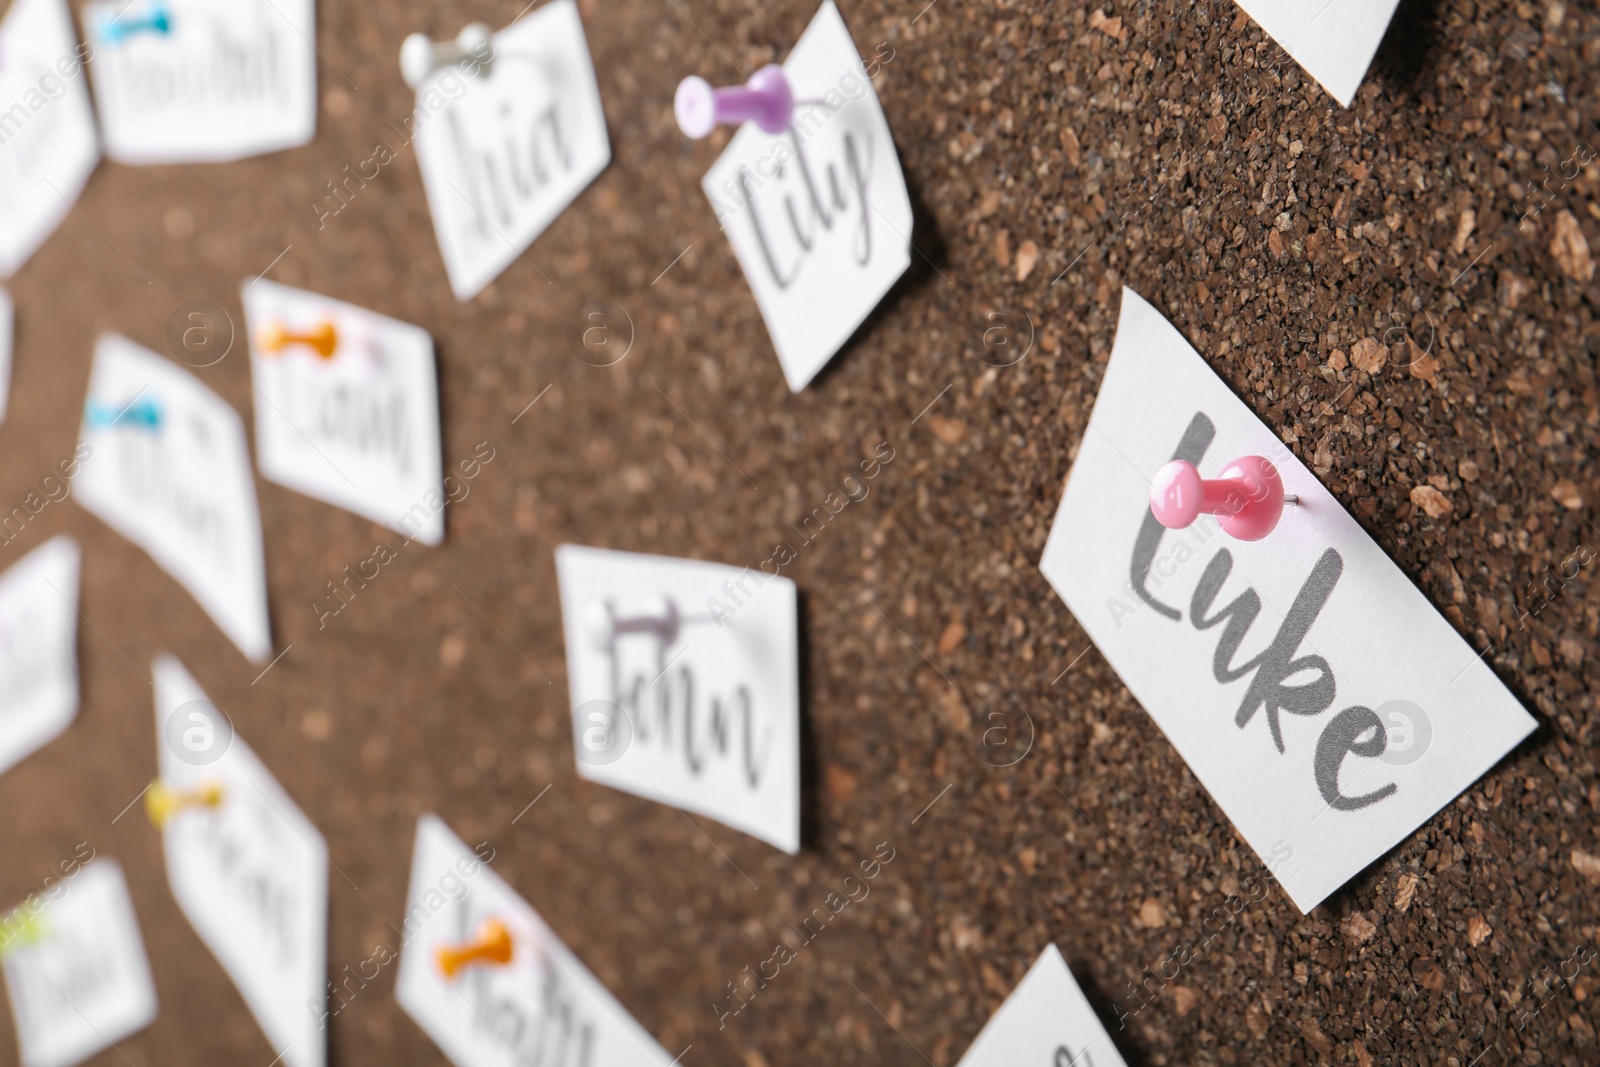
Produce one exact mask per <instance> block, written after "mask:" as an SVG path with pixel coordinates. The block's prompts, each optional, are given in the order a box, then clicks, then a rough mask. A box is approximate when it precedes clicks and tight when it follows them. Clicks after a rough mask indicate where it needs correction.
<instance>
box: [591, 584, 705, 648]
mask: <svg viewBox="0 0 1600 1067" xmlns="http://www.w3.org/2000/svg"><path fill="white" fill-rule="evenodd" d="M683 622H684V619H683V616H682V615H680V614H678V605H677V604H676V603H675V602H674V601H673V600H672V599H671V598H669V597H657V598H656V599H654V600H651V601H649V602H647V603H646V604H645V606H644V610H642V611H641V612H640V613H639V614H637V615H618V614H617V613H616V611H615V610H614V609H613V608H612V607H611V605H610V603H606V604H593V605H590V607H589V610H588V611H587V612H586V613H585V615H584V620H583V625H584V630H585V631H586V632H587V633H588V636H589V640H590V642H591V643H593V645H594V646H595V648H597V649H599V650H600V651H602V652H609V651H610V650H611V647H612V645H613V644H615V643H616V640H617V638H619V637H621V636H622V635H623V634H652V635H654V636H655V638H656V639H657V640H658V641H660V642H661V646H662V647H663V648H665V647H667V646H668V645H671V644H673V643H674V642H676V641H677V640H678V632H679V630H681V629H682V627H683Z"/></svg>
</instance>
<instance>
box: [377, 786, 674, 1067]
mask: <svg viewBox="0 0 1600 1067" xmlns="http://www.w3.org/2000/svg"><path fill="white" fill-rule="evenodd" d="M494 856H495V852H494V848H493V846H491V845H490V844H489V843H488V842H482V843H480V844H478V845H477V846H476V847H475V848H468V847H467V845H466V843H465V842H464V841H462V840H461V839H460V838H459V837H457V836H456V835H455V834H453V833H452V832H451V831H450V828H449V827H447V826H446V825H445V824H444V822H443V821H441V820H440V819H439V818H438V816H435V815H424V816H422V818H420V819H418V820H417V838H416V850H415V851H414V852H413V853H412V857H411V887H410V890H409V891H408V892H407V894H406V914H405V917H404V919H403V920H402V923H401V926H400V927H399V928H398V929H401V930H402V931H403V938H404V947H403V949H402V950H401V952H400V972H399V974H398V975H397V976H396V978H395V991H394V995H395V999H396V1000H397V1001H399V1003H400V1007H401V1008H402V1009H404V1010H405V1012H406V1014H407V1015H409V1016H411V1018H412V1019H414V1020H415V1021H416V1023H417V1025H418V1026H420V1027H422V1030H423V1032H424V1033H426V1034H427V1035H428V1036H429V1037H430V1038H432V1039H433V1043H434V1044H436V1045H438V1046H439V1049H440V1051H442V1052H443V1053H444V1054H445V1056H446V1057H447V1058H448V1059H449V1060H450V1062H451V1063H453V1064H455V1065H456V1067H508V1065H512V1064H523V1063H529V1064H540V1065H542V1067H670V1065H671V1064H673V1063H675V1062H676V1061H675V1060H673V1058H672V1057H671V1056H669V1055H668V1054H667V1051H666V1050H665V1049H663V1048H662V1047H661V1046H660V1045H659V1044H657V1043H656V1041H655V1039H654V1038H652V1037H651V1036H650V1035H649V1033H647V1032H646V1031H645V1029H644V1027H642V1026H640V1025H639V1023H638V1021H637V1020H636V1019H634V1017H633V1016H632V1015H629V1014H628V1010H627V1009H626V1008H624V1007H623V1006H622V1005H621V1004H619V1003H618V1002H617V999H616V998H615V997H613V996H612V995H611V993H610V992H609V991H608V990H607V989H606V987H605V986H603V985H601V984H600V981H599V979H597V978H595V976H594V975H593V974H591V973H589V969H588V968H587V967H585V966H584V965H583V963H582V961H580V960H579V959H578V957H577V956H575V955H573V954H572V951H571V950H570V949H568V948H567V946H566V945H564V944H562V943H561V940H560V938H558V937H556V935H555V933H554V932H553V931H552V930H551V929H550V928H549V927H548V926H546V925H545V923H544V920H543V919H541V918H540V917H539V913H538V912H536V911H534V910H533V908H532V907H530V906H529V904H528V902H527V901H525V900H523V899H522V897H520V896H518V895H517V892H516V890H514V889H512V888H511V886H509V885H508V884H506V882H505V880H504V879H502V878H501V877H500V876H499V875H498V874H496V873H494V871H492V870H490V869H489V864H490V863H491V862H492V861H493V860H494Z"/></svg>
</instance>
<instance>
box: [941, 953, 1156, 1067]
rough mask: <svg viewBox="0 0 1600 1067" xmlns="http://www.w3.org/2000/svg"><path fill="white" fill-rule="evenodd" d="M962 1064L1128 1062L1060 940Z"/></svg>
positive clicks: (1100, 1065) (1019, 1066)
mask: <svg viewBox="0 0 1600 1067" xmlns="http://www.w3.org/2000/svg"><path fill="white" fill-rule="evenodd" d="M956 1067H1127V1064H1126V1063H1124V1062H1123V1059H1122V1056H1121V1055H1120V1054H1118V1052H1117V1046H1116V1045H1114V1044H1112V1043H1111V1035H1110V1034H1107V1033H1106V1029H1105V1027H1104V1026H1102V1025H1100V1019H1099V1017H1098V1016H1096V1015H1095V1013H1094V1009H1093V1008H1091V1007H1090V1006H1089V1001H1088V1000H1086V999H1085V998H1084V995H1083V990H1082V989H1079V988H1078V983H1077V981H1076V980H1075V979H1074V978H1073V977H1072V972H1071V971H1070V970H1068V969H1067V961H1066V960H1064V959H1062V958H1061V950H1060V949H1058V948H1056V947H1055V945H1050V946H1049V947H1047V948H1046V949H1045V950H1044V952H1043V953H1041V954H1040V956H1039V959H1038V961H1037V962H1035V963H1034V965H1033V967H1032V969H1031V970H1029V971H1028V973H1027V974H1026V975H1024V976H1023V978H1022V981H1021V982H1019V983H1017V988H1016V989H1013V990H1012V991H1011V995H1010V996H1009V997H1007V998H1006V1002H1005V1003H1004V1004H1002V1005H1000V1010H999V1011H997V1012H995V1013H994V1018H992V1019H990V1020H989V1022H988V1023H987V1024H986V1025H985V1026H984V1028H983V1030H982V1031H981V1032H980V1033H979V1034H978V1039H977V1040H976V1041H974V1042H973V1043H972V1047H971V1048H969V1049H967V1054H966V1055H965V1056H963V1057H961V1062H960V1063H958V1064H956Z"/></svg>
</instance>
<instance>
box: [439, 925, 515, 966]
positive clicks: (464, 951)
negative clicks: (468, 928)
mask: <svg viewBox="0 0 1600 1067" xmlns="http://www.w3.org/2000/svg"><path fill="white" fill-rule="evenodd" d="M512 947H513V946H512V944H511V931H510V930H507V929H506V927H505V924H504V923H502V922H501V921H500V920H499V919H485V920H483V923H482V924H481V925H479V927H478V934H477V936H476V937H474V938H473V939H472V940H471V941H464V942H462V943H461V944H459V945H441V946H440V947H439V948H438V949H437V950H436V951H435V953H434V962H436V963H437V964H438V965H439V970H440V972H441V973H442V974H443V975H444V976H445V978H446V979H454V978H455V976H456V974H457V973H458V972H460V971H461V970H462V969H463V968H465V967H470V966H472V965H473V964H479V965H482V966H488V965H491V964H493V965H495V966H499V967H504V966H505V965H506V964H508V963H510V962H511V954H512Z"/></svg>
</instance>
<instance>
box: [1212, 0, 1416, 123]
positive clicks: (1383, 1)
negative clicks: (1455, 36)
mask: <svg viewBox="0 0 1600 1067" xmlns="http://www.w3.org/2000/svg"><path fill="white" fill-rule="evenodd" d="M1238 2H1239V6H1240V7H1242V8H1244V11H1245V14H1247V15H1249V16H1250V17H1251V18H1253V19H1255V20H1256V22H1257V23H1258V24H1260V26H1261V28H1262V29H1263V30H1266V31H1267V34H1268V35H1269V36H1271V38H1272V39H1273V40H1274V41H1277V42H1278V44H1279V45H1281V46H1282V47H1283V50H1284V51H1285V52H1288V53H1289V55H1291V56H1293V57H1294V60H1295V62H1297V63H1299V64H1300V65H1301V66H1302V67H1304V68H1305V70H1306V73H1308V74H1310V75H1311V76H1312V77H1313V78H1315V79H1316V80H1317V84H1319V85H1321V86H1322V87H1323V88H1324V89H1326V90H1328V92H1330V93H1332V94H1333V98H1334V99H1335V100H1337V101H1339V103H1340V104H1342V105H1343V106H1345V107H1349V106H1350V101H1352V100H1354V99H1355V95H1356V90H1357V89H1359V88H1361V79H1362V78H1364V77H1366V74H1367V68H1368V67H1370V66H1371V65H1372V57H1373V56H1374V55H1376V54H1377V52H1378V45H1379V44H1380V43H1381V42H1382V41H1383V35H1384V34H1385V33H1387V32H1388V30H1389V20H1390V19H1392V18H1393V17H1394V10H1395V8H1397V7H1399V6H1400V0H1238Z"/></svg>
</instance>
